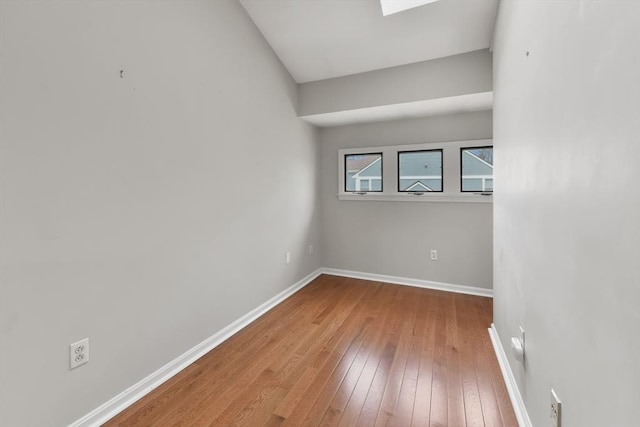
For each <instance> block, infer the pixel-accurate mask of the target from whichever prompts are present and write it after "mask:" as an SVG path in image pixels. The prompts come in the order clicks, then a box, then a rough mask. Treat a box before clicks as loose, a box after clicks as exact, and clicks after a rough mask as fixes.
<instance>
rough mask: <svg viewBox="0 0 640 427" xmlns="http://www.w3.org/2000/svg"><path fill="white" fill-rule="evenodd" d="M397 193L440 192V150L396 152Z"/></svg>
mask: <svg viewBox="0 0 640 427" xmlns="http://www.w3.org/2000/svg"><path fill="white" fill-rule="evenodd" d="M398 191H402V192H427V191H442V150H425V151H400V152H398Z"/></svg>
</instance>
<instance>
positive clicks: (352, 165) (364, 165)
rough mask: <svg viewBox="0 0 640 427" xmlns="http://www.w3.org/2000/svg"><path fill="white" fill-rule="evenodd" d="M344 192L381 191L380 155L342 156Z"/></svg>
mask: <svg viewBox="0 0 640 427" xmlns="http://www.w3.org/2000/svg"><path fill="white" fill-rule="evenodd" d="M344 166H345V168H344V169H345V181H344V182H345V191H382V153H371V154H347V155H346V156H344Z"/></svg>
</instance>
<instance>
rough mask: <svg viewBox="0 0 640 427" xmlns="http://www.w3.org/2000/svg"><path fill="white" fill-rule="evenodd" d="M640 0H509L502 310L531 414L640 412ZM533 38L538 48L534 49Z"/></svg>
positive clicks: (498, 104)
mask: <svg viewBox="0 0 640 427" xmlns="http://www.w3.org/2000/svg"><path fill="white" fill-rule="evenodd" d="M639 25H640V3H639V2H637V1H607V2H603V1H581V2H537V1H536V2H531V1H519V2H515V1H503V2H502V5H501V11H500V15H499V20H498V29H497V39H496V44H495V51H494V59H495V63H494V72H495V75H494V78H495V81H494V86H495V107H494V108H495V110H494V144H495V145H494V149H495V162H496V193H495V196H494V211H495V222H494V224H495V226H494V227H495V235H494V236H495V238H494V245H495V256H494V260H495V268H494V272H495V284H494V286H495V289H494V295H495V297H494V316H495V323H496V327H497V329H498V332H499V334H500V337H501V339H502V344H503V346H504V347H505V348H506V349H509V347H508V345H509V344H508V342H509V337H510V336H515V334H516V331H517V328H518V326H519V325H522V326H523V327H524V328H525V331H526V349H527V350H526V351H527V352H526V365H525V366H524V368H523V367H522V366H521V365H520V364H519V363H518V362H516V361H514V360H513V359H512V358H510V360H509V361H510V365H511V367H512V370H513V371H514V374H515V376H516V379H517V380H518V384H519V388H520V391H521V393H522V395H523V397H524V401H525V403H526V407H527V410H528V412H529V415H530V416H531V420H532V422H533V424H534V425H535V426H546V425H550V419H549V404H550V389H551V388H552V387H553V388H554V389H555V390H556V391H557V393H558V394H559V397H560V399H562V401H563V404H564V406H563V416H562V418H563V420H562V426H563V427H601V426H616V427H631V426H636V425H638V420H639V419H640V406H639V405H638V402H640V388H639V387H638V384H640V332H639V328H640V309H639V308H638V307H639V305H638V304H639V302H640V262H639V260H640V222H639V220H638V219H639V218H640V187H639V186H638V184H639V183H640V168H638V165H639V164H640V78H639V77H638V76H640V29H639V28H640V27H639ZM527 52H528V53H529V54H528V55H527Z"/></svg>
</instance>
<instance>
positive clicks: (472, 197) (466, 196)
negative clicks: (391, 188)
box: [338, 193, 493, 203]
mask: <svg viewBox="0 0 640 427" xmlns="http://www.w3.org/2000/svg"><path fill="white" fill-rule="evenodd" d="M338 200H357V201H361V202H367V201H368V202H447V203H493V194H489V195H483V194H480V193H454V194H445V193H423V194H421V195H417V194H412V193H407V194H375V193H365V194H355V193H344V194H338Z"/></svg>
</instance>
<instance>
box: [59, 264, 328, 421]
mask: <svg viewBox="0 0 640 427" xmlns="http://www.w3.org/2000/svg"><path fill="white" fill-rule="evenodd" d="M320 274H322V270H321V269H319V270H316V271H314V272H313V273H311V274H309V275H308V276H306V277H305V278H303V279H301V280H299V281H298V282H296V283H295V284H293V285H292V286H290V287H289V288H287V289H285V290H284V291H282V292H280V293H279V294H278V295H276V296H274V297H273V298H271V299H270V300H268V301H267V302H265V303H264V304H262V305H260V306H259V307H256V308H255V309H253V310H252V311H250V312H249V313H247V314H245V315H244V316H242V317H241V318H239V319H238V320H236V321H235V322H233V323H231V324H230V325H228V326H227V327H225V328H224V329H222V330H220V331H219V332H217V333H215V334H213V335H212V336H211V337H209V338H207V339H206V340H204V341H202V342H201V343H200V344H198V345H196V346H195V347H193V348H191V349H190V350H188V351H187V352H186V353H184V354H182V355H181V356H178V357H177V358H176V359H174V360H172V361H171V362H169V363H167V364H166V365H164V366H163V367H162V368H160V369H158V370H157V371H155V372H153V373H152V374H151V375H149V376H147V377H146V378H144V379H142V380H141V381H140V382H138V383H137V384H134V385H133V386H131V387H129V388H128V389H126V390H125V391H123V392H122V393H120V394H118V395H117V396H115V397H113V398H112V399H111V400H109V401H108V402H106V403H104V404H102V405H100V406H99V407H97V408H96V409H94V410H93V411H91V412H89V413H88V414H87V415H85V416H84V417H82V418H80V419H78V420H77V421H75V422H73V423H71V424H70V425H69V427H96V426H99V425H101V424H103V423H105V422H106V421H108V420H110V419H111V418H113V417H114V416H116V415H117V414H119V413H120V412H122V411H123V410H125V409H126V408H127V407H129V406H131V405H132V404H133V403H135V402H136V401H138V400H139V399H141V398H142V397H144V396H145V395H147V394H149V393H150V392H151V391H152V390H154V389H155V388H157V387H158V386H160V385H161V384H162V383H164V382H165V381H167V380H168V379H169V378H171V377H173V376H174V375H176V374H177V373H178V372H180V371H181V370H183V369H184V368H186V367H187V366H189V365H190V364H192V363H193V362H195V361H196V360H198V359H199V358H200V357H202V356H204V355H205V354H206V353H208V352H209V351H211V350H212V349H214V348H215V347H217V346H219V345H220V344H222V343H223V342H224V341H226V340H227V339H229V338H230V337H231V336H233V335H234V334H236V333H238V332H239V331H240V330H241V329H243V328H244V327H246V326H247V325H249V324H250V323H251V322H253V321H254V320H256V319H257V318H258V317H260V316H262V315H263V314H264V313H266V312H267V311H269V310H270V309H272V308H273V307H274V306H276V305H278V304H280V303H281V302H282V301H284V300H285V299H287V298H288V297H290V296H291V295H293V294H294V293H295V292H297V291H298V290H300V289H302V288H303V287H305V286H306V285H307V284H309V283H310V282H311V281H312V280H313V279H315V278H316V277H318V276H319V275H320Z"/></svg>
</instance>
